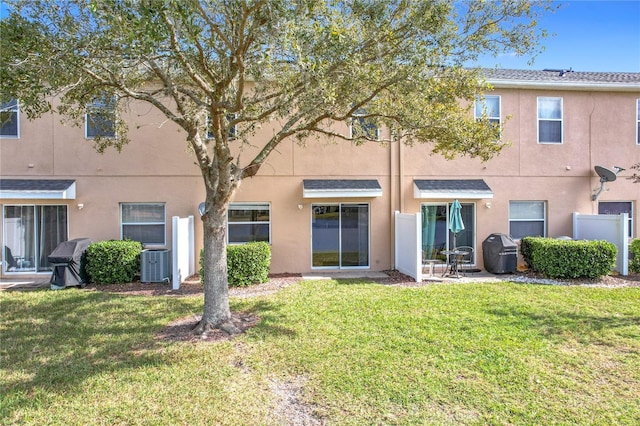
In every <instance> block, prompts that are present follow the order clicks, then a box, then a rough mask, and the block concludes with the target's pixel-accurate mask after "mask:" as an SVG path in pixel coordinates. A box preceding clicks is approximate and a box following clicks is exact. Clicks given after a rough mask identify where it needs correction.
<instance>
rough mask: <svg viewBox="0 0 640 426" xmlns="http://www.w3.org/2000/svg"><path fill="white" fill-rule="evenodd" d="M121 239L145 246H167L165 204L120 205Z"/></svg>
mask: <svg viewBox="0 0 640 426" xmlns="http://www.w3.org/2000/svg"><path fill="white" fill-rule="evenodd" d="M120 225H121V237H122V239H123V240H126V239H129V240H134V241H140V242H141V243H142V244H144V245H153V246H164V245H165V235H166V233H165V229H166V224H165V206H164V203H122V204H120Z"/></svg>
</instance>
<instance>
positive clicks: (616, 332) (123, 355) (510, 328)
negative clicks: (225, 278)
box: [0, 281, 640, 425]
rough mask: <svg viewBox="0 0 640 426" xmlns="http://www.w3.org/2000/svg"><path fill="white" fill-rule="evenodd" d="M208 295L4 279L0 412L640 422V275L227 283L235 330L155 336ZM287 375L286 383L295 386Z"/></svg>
mask: <svg viewBox="0 0 640 426" xmlns="http://www.w3.org/2000/svg"><path fill="white" fill-rule="evenodd" d="M201 306H202V300H201V297H181V298H178V297H166V296H158V297H141V296H123V295H117V294H109V293H102V292H96V291H85V290H75V289H68V290H64V291H56V292H54V291H38V292H2V293H0V315H1V317H0V318H1V321H0V422H1V424H34V425H36V424H37V425H45V424H66V425H73V424H78V425H80V424H82V425H85V424H96V425H97V424H100V425H112V424H153V425H157V424H191V425H199V424H202V425H214V424H215V425H268V424H287V423H288V421H287V420H286V418H283V417H282V415H277V414H278V410H277V408H278V404H279V402H278V401H279V400H278V397H277V392H274V383H276V384H281V385H283V384H284V385H286V384H289V385H291V387H292V388H295V387H296V386H297V387H299V389H300V394H299V397H300V399H301V401H302V403H304V404H306V406H307V408H308V409H310V410H311V412H312V413H313V415H314V416H316V417H317V418H320V419H323V420H324V421H325V422H326V423H328V424H340V425H343V424H354V425H370V424H384V425H386V424H390V425H393V424H407V425H415V424H435V425H442V424H477V425H484V424H518V425H519V424H531V425H540V424H566V425H568V424H578V425H580V424H600V425H613V424H622V425H624V424H627V425H636V424H640V398H639V397H638V395H640V289H638V288H627V289H607V288H585V287H566V286H543V285H524V284H507V283H496V284H484V283H483V284H432V285H427V286H425V287H421V288H399V287H389V286H382V285H377V284H369V283H366V282H362V281H340V282H338V281H308V282H303V283H300V284H299V285H294V286H291V287H289V288H287V289H285V290H282V291H280V292H279V293H277V294H274V295H269V296H265V297H261V298H256V299H243V300H232V308H233V309H234V310H244V311H251V312H254V313H256V314H258V315H259V316H260V317H261V318H262V320H261V322H260V323H259V325H258V326H257V327H255V328H253V329H251V330H250V331H249V332H248V333H247V334H245V335H242V336H239V337H237V338H236V339H234V340H233V341H231V342H226V343H215V344H211V343H199V344H193V343H169V342H164V341H159V340H157V339H156V338H155V337H154V336H155V333H156V332H158V331H159V330H160V329H161V328H162V327H163V325H165V324H166V323H168V322H169V321H171V320H174V319H177V318H181V317H184V316H186V315H189V314H192V313H199V312H200V310H201ZM285 387H286V386H285Z"/></svg>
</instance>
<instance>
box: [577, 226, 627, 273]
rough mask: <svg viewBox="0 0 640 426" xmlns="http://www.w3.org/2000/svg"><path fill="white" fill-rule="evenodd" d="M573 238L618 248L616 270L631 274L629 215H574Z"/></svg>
mask: <svg viewBox="0 0 640 426" xmlns="http://www.w3.org/2000/svg"><path fill="white" fill-rule="evenodd" d="M573 238H574V239H576V240H604V241H609V242H612V243H613V244H615V245H616V247H618V257H617V258H616V266H615V268H614V269H615V270H616V271H618V272H619V273H620V274H622V275H627V274H628V273H629V215H628V214H627V213H621V214H619V215H603V214H601V215H586V214H580V213H574V214H573Z"/></svg>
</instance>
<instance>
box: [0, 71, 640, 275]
mask: <svg viewBox="0 0 640 426" xmlns="http://www.w3.org/2000/svg"><path fill="white" fill-rule="evenodd" d="M485 75H486V77H487V81H489V82H491V83H492V84H493V87H494V90H493V91H492V92H490V93H487V94H486V96H485V97H484V98H483V99H479V100H478V101H477V103H476V105H475V106H474V107H475V108H472V109H471V110H472V111H471V114H474V113H476V114H480V113H481V111H482V110H483V109H484V110H485V111H486V113H487V114H488V115H489V117H490V118H491V119H492V120H494V121H499V122H501V123H504V124H505V129H504V131H503V133H502V134H501V135H500V137H501V138H502V139H504V140H508V141H510V142H511V145H510V146H509V147H507V148H505V149H504V150H503V151H502V152H501V153H500V155H498V156H497V157H495V158H494V159H492V160H490V161H488V162H486V163H482V162H481V161H479V160H475V159H469V158H458V159H456V160H453V161H447V160H445V159H443V158H442V157H440V156H438V155H432V153H431V150H430V147H429V146H428V145H418V146H412V147H409V146H405V145H403V144H402V143H391V144H390V145H382V144H375V143H369V144H367V145H364V146H354V145H352V144H350V143H348V142H329V141H323V140H316V139H313V140H309V141H308V143H307V144H306V146H304V147H303V146H300V145H299V144H298V143H297V142H295V141H287V142H285V143H283V144H282V145H281V146H280V147H279V149H278V151H277V152H276V153H275V154H273V155H272V156H271V157H270V158H269V159H268V161H267V163H266V164H265V165H264V166H263V167H262V169H261V170H260V172H259V174H258V175H257V176H256V177H254V178H252V179H248V180H246V181H244V182H243V183H242V185H241V186H240V188H239V190H238V192H237V194H236V197H235V200H234V201H233V204H232V205H231V207H230V210H229V215H228V219H229V220H228V222H229V225H228V240H229V242H230V243H242V242H245V241H250V240H266V241H269V243H270V244H271V247H272V272H274V273H281V272H307V271H312V270H316V269H327V270H340V269H353V268H357V269H370V270H386V269H391V268H394V265H395V264H396V259H394V247H393V245H394V223H393V222H394V212H396V211H401V212H404V213H418V212H420V213H421V217H422V225H421V226H422V229H421V232H422V234H423V235H422V241H423V249H424V250H425V252H427V251H431V252H433V253H436V254H437V253H438V252H439V251H441V250H444V249H446V248H451V246H452V245H453V241H452V235H451V233H450V232H449V231H448V220H449V219H448V217H449V215H448V213H449V209H450V206H451V203H452V202H453V200H455V199H457V200H459V201H460V203H461V205H462V216H463V220H464V223H465V230H464V231H462V232H460V233H459V235H458V236H457V241H456V242H457V245H466V246H471V247H474V248H475V258H474V260H473V263H474V264H475V265H476V266H477V267H479V268H482V266H483V264H482V247H481V244H482V241H483V240H484V239H485V238H486V237H487V236H488V235H490V234H492V233H506V234H510V235H512V236H513V237H514V238H516V239H518V238H520V237H522V236H525V235H544V236H551V237H554V236H562V235H568V236H571V234H572V220H571V217H572V213H573V212H580V213H586V214H596V213H617V212H627V213H629V217H630V225H631V226H630V228H629V229H630V233H631V236H637V235H638V232H639V230H640V229H639V228H638V224H637V221H636V220H635V218H636V217H637V202H638V199H639V198H640V185H637V184H633V183H632V182H631V181H630V180H628V179H625V176H628V175H629V174H630V173H629V172H628V171H623V172H621V173H620V175H619V178H618V179H617V180H616V181H615V182H611V183H608V184H607V186H606V189H607V190H606V191H603V192H602V193H601V194H599V195H598V197H597V199H596V200H593V198H594V197H593V196H594V192H595V190H596V189H597V188H598V187H599V178H598V176H597V175H596V173H595V172H594V167H595V166H598V165H599V166H604V167H608V168H612V167H613V166H619V167H622V168H625V169H629V167H630V166H631V165H633V164H634V163H638V162H640V73H588V72H572V71H562V70H548V71H524V70H486V74H485ZM2 114H3V117H4V118H5V119H3V125H2V129H1V130H2V131H1V136H0V137H1V140H0V177H1V180H0V203H1V206H0V207H1V209H2V235H1V239H2V244H3V248H4V249H3V251H2V261H3V262H2V265H3V266H2V272H1V273H2V276H11V275H16V274H22V275H30V274H36V273H49V270H50V266H49V265H48V263H47V261H46V257H47V256H48V254H49V253H50V252H51V251H52V250H53V248H55V246H56V245H57V244H58V243H59V242H60V241H63V240H66V239H71V238H80V237H87V238H90V239H92V240H94V241H97V240H104V239H120V238H133V239H138V240H140V241H142V242H144V243H145V245H146V246H148V247H158V248H169V247H171V235H172V233H171V231H172V230H171V221H170V218H171V217H172V216H182V217H184V216H188V215H193V216H195V217H196V218H197V217H198V205H199V204H200V203H201V202H202V201H203V200H204V189H203V185H202V183H201V179H202V178H201V176H200V173H199V170H198V168H197V166H195V165H194V163H193V159H192V158H191V157H190V154H189V153H188V152H187V146H186V143H185V142H183V141H184V136H183V135H182V134H181V133H180V132H179V130H178V129H177V128H175V127H173V126H171V125H170V124H167V123H165V120H163V118H162V117H161V116H160V115H157V114H156V113H155V112H154V111H152V110H150V109H149V108H148V107H145V106H140V107H139V108H137V109H136V107H133V108H132V109H131V110H130V111H129V112H128V114H130V115H129V116H128V117H125V118H126V119H127V120H129V121H131V122H134V123H136V125H135V126H130V128H131V134H130V139H131V143H130V144H129V145H127V146H125V148H124V149H123V152H122V153H121V154H118V153H117V152H115V151H107V152H105V153H104V154H97V153H96V152H95V151H94V149H93V143H92V139H91V138H92V135H93V132H95V131H96V129H95V123H96V122H101V123H104V120H105V118H104V117H93V116H91V115H89V116H88V120H87V125H86V126H85V129H81V128H76V127H70V126H64V125H61V124H60V120H59V117H56V116H53V115H49V116H46V117H43V118H41V119H38V120H36V121H33V122H28V121H26V120H25V119H23V118H22V117H20V108H19V102H15V101H14V102H9V103H6V104H3V105H2ZM6 118H9V119H8V120H7V119H6ZM106 120H107V121H108V118H107V119H106ZM107 124H108V123H107ZM107 127H108V126H107ZM341 130H342V131H344V132H348V131H349V129H348V128H347V127H346V125H345V128H343V129H341ZM379 131H381V132H384V131H385V130H384V129H380V130H379ZM268 133H269V129H266V128H264V129H261V132H260V133H258V134H257V135H256V143H255V145H256V146H259V145H260V142H261V138H262V137H263V136H261V135H266V134H268ZM246 157H247V158H248V157H249V155H246ZM195 223H196V247H195V249H196V253H197V252H199V249H200V247H201V246H202V237H201V235H202V226H201V223H200V222H199V221H198V220H196V221H195ZM433 253H425V257H431V256H432V255H433Z"/></svg>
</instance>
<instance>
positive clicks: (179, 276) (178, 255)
mask: <svg viewBox="0 0 640 426" xmlns="http://www.w3.org/2000/svg"><path fill="white" fill-rule="evenodd" d="M172 221H173V222H172V223H173V228H172V229H173V250H172V253H173V265H172V267H173V268H172V271H173V285H172V287H173V289H174V290H178V289H179V288H180V283H181V282H183V281H184V280H185V279H186V278H187V277H189V276H191V275H193V274H194V273H195V247H194V237H193V234H194V228H193V216H189V217H183V218H180V217H178V216H173V218H172Z"/></svg>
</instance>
